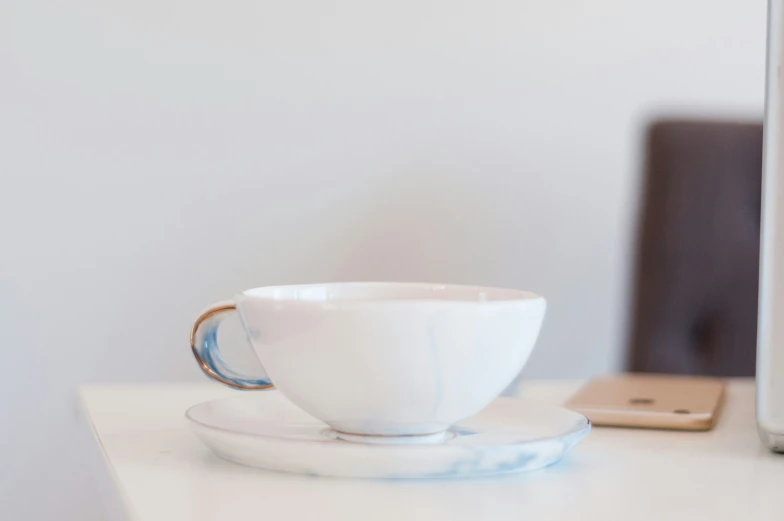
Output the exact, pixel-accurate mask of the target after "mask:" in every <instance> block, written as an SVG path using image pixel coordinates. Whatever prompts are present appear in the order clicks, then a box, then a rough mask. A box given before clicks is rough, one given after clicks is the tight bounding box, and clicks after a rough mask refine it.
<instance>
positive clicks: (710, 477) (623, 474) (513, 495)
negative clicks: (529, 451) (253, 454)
mask: <svg viewBox="0 0 784 521" xmlns="http://www.w3.org/2000/svg"><path fill="white" fill-rule="evenodd" d="M579 385H580V384H579V382H546V381H532V382H527V383H524V384H523V385H522V386H521V387H520V388H519V389H518V391H517V392H516V394H517V395H518V396H520V397H522V398H530V399H536V400H539V401H546V402H549V403H553V404H562V403H563V402H564V401H565V400H566V399H567V398H568V397H569V396H570V395H571V394H572V393H573V392H574V391H575V390H576V389H577V388H578V387H579ZM236 392H237V391H232V390H231V389H224V388H222V387H220V386H219V385H217V384H212V383H209V382H208V383H204V384H161V385H157V384H156V385H150V384H146V385H145V384H142V385H133V386H117V385H111V386H109V385H106V386H85V387H82V388H81V389H80V399H81V406H82V409H81V410H82V413H83V416H84V418H85V420H86V425H87V426H89V427H90V430H91V432H92V434H93V439H94V441H95V442H96V443H92V445H93V446H94V447H95V448H96V450H95V451H94V456H95V458H94V461H93V463H95V464H96V466H95V471H96V473H98V481H99V485H100V486H102V488H103V492H104V495H105V499H106V503H107V507H108V508H109V510H110V512H111V514H112V515H113V516H114V517H115V518H117V519H128V520H134V521H135V520H139V521H164V520H165V521H178V520H188V521H202V520H204V521H207V520H242V521H245V520H249V519H275V520H305V519H307V520H311V519H318V520H319V521H327V520H341V521H346V520H353V519H357V520H365V519H373V520H376V521H385V520H390V521H392V520H394V521H400V520H401V519H405V520H406V521H413V520H419V519H422V520H424V519H427V520H428V521H433V520H441V519H443V520H450V521H461V520H480V519H481V520H485V519H486V520H494V521H495V520H500V521H503V520H507V519H508V520H515V521H519V520H520V519H531V520H533V519H536V520H550V519H552V520H560V521H563V520H572V519H574V520H576V519H581V520H583V519H590V520H605V519H609V520H621V519H623V520H633V521H647V520H651V521H654V520H655V521H660V520H662V519H667V520H668V521H674V520H675V521H677V520H694V519H706V520H707V519H709V520H711V521H723V520H738V519H743V520H749V521H752V520H764V521H773V520H774V519H775V520H777V521H780V520H781V519H782V515H784V514H782V512H784V506H782V502H781V498H780V496H781V491H782V484H784V456H779V455H775V454H772V453H770V452H768V451H767V450H766V449H765V448H764V447H763V446H762V444H761V443H760V441H759V439H758V437H757V433H756V427H755V421H754V383H753V381H751V380H734V381H731V382H730V385H729V388H728V393H727V403H726V406H725V409H724V412H723V414H722V417H721V418H720V420H719V423H718V425H717V427H716V428H715V429H714V430H713V431H710V432H675V431H653V430H634V429H611V428H601V427H595V428H594V429H593V431H592V432H591V433H590V434H589V435H588V437H587V438H586V439H585V440H584V441H583V442H582V443H581V444H580V445H578V446H577V447H576V448H575V450H574V451H573V452H571V453H570V454H568V455H567V456H566V458H565V459H564V460H562V461H561V462H560V463H558V464H556V465H554V466H552V467H549V468H547V469H543V470H539V471H534V472H530V473H525V474H518V475H511V476H500V477H492V478H481V479H464V480H452V481H450V480H412V481H395V480H359V479H341V478H326V477H309V476H299V475H289V474H282V473H275V472H269V471H264V470H260V469H254V468H249V467H243V466H241V465H237V464H234V463H230V462H227V461H224V460H221V459H220V458H218V457H216V456H214V455H213V454H212V453H211V452H210V451H209V449H207V448H206V447H205V446H204V445H202V444H201V443H200V442H199V441H198V439H197V438H196V437H195V435H194V434H192V433H191V432H190V430H189V428H188V425H187V421H186V420H185V417H184V412H185V410H186V409H187V408H188V407H190V406H191V405H194V404H196V403H199V402H202V401H205V400H210V399H213V398H221V397H225V396H229V395H232V394H233V393H236ZM271 392H275V391H271Z"/></svg>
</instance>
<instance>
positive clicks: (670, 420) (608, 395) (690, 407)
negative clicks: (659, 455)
mask: <svg viewBox="0 0 784 521" xmlns="http://www.w3.org/2000/svg"><path fill="white" fill-rule="evenodd" d="M724 388H725V385H724V382H723V381H721V380H719V379H717V378H703V377H691V376H669V375H653V374H624V375H618V376H607V377H602V378H596V379H594V380H591V381H590V382H588V384H586V385H585V386H584V387H583V388H582V389H580V390H579V391H578V392H577V393H576V394H575V395H574V396H572V397H571V398H570V399H569V401H568V402H566V407H567V408H569V409H572V410H573V411H577V412H579V413H581V414H584V415H585V416H586V417H587V418H588V419H589V420H591V423H593V424H594V425H606V426H612V427H642V428H649V429H678V430H692V431H705V430H710V429H712V428H713V426H714V425H715V424H716V420H717V419H718V417H719V413H720V411H721V406H722V403H723V401H724Z"/></svg>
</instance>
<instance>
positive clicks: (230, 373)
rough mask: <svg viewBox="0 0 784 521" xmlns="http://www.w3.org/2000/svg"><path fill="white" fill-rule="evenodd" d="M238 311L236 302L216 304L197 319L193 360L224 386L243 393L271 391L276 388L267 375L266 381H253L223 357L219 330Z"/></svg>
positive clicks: (258, 379) (228, 301)
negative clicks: (219, 341) (259, 390)
mask: <svg viewBox="0 0 784 521" xmlns="http://www.w3.org/2000/svg"><path fill="white" fill-rule="evenodd" d="M236 311H237V306H236V305H235V304H234V302H232V301H230V300H226V301H223V302H217V303H215V304H213V305H212V306H210V307H209V308H207V310H206V311H205V312H204V313H202V314H201V316H200V317H199V318H197V319H196V322H195V323H194V324H193V329H192V330H191V350H192V351H193V356H195V357H196V361H197V362H199V366H200V367H201V370H202V371H204V374H206V375H207V376H209V377H210V378H213V379H215V380H217V381H219V382H220V383H222V384H225V385H228V386H229V387H234V388H235V389H241V390H243V391H253V390H258V389H270V388H272V387H274V386H273V385H272V382H270V381H269V378H268V377H267V376H266V375H264V377H263V378H252V377H249V376H246V375H243V374H241V373H238V372H236V371H234V370H233V369H231V368H230V367H229V366H228V365H226V362H225V361H224V360H223V356H221V353H220V350H219V349H218V327H219V326H220V324H221V322H223V319H224V318H226V317H227V316H229V315H230V314H232V313H236Z"/></svg>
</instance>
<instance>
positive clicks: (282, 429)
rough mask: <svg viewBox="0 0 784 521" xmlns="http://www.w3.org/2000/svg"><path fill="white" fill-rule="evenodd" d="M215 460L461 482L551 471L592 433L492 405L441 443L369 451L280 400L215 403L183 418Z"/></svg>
mask: <svg viewBox="0 0 784 521" xmlns="http://www.w3.org/2000/svg"><path fill="white" fill-rule="evenodd" d="M186 416H187V418H188V419H189V420H190V423H191V427H192V428H193V430H194V432H195V433H196V435H197V436H198V437H199V439H201V441H202V442H204V444H206V445H207V446H208V447H209V448H210V449H212V451H213V452H215V454H217V455H218V456H220V457H222V458H225V459H227V460H230V461H234V462H237V463H241V464H244V465H250V466H254V467H261V468H264V469H269V470H276V471H283V472H293V473H299V474H309V475H317V476H343V477H356V478H464V477H475V476H488V475H494V474H508V473H513V472H522V471H526V470H533V469H538V468H542V467H546V466H547V465H551V464H553V463H555V462H557V461H558V460H560V459H561V457H562V456H563V455H564V454H566V452H568V451H569V450H570V449H571V448H572V447H574V446H575V445H576V444H577V443H578V442H579V441H580V440H581V439H582V438H583V437H585V435H586V434H588V431H589V430H590V428H591V425H590V422H589V421H588V419H587V418H585V416H582V415H581V414H578V413H575V412H572V411H568V410H566V409H563V408H560V407H554V406H552V405H545V404H540V403H536V402H529V401H524V400H519V399H516V398H497V399H496V400H495V401H494V402H493V403H491V404H490V405H489V406H488V407H487V408H486V409H485V410H483V411H482V412H480V413H479V414H477V415H476V416H474V417H472V418H469V419H468V420H465V421H463V422H460V423H459V424H457V425H455V426H454V427H453V428H452V429H451V430H450V431H449V432H448V433H447V434H448V435H447V436H446V437H445V438H444V440H443V441H441V442H438V443H431V444H424V445H416V444H406V445H370V444H368V445H366V444H362V443H353V442H348V441H344V440H339V439H338V438H337V436H336V435H335V433H334V431H332V430H331V429H330V428H329V427H327V425H326V424H325V423H323V422H321V421H320V420H317V419H315V418H313V417H312V416H310V415H308V414H307V413H305V412H304V411H302V410H300V409H299V408H297V407H296V406H295V405H293V404H292V403H291V402H289V401H288V400H286V399H285V398H283V396H281V395H280V393H278V392H275V391H268V392H264V393H258V394H256V393H254V394H243V395H239V396H236V397H231V398H224V399H220V400H213V401H209V402H205V403H201V404H199V405H195V406H193V407H191V408H190V409H188V411H187V413H186Z"/></svg>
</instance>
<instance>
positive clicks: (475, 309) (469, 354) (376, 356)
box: [191, 282, 545, 443]
mask: <svg viewBox="0 0 784 521" xmlns="http://www.w3.org/2000/svg"><path fill="white" fill-rule="evenodd" d="M235 310H236V311H238V312H239V315H240V318H241V320H242V323H243V326H244V328H245V331H246V333H247V336H248V339H249V340H250V343H251V345H252V346H253V350H254V352H255V353H256V356H257V357H258V359H259V361H260V362H261V365H262V366H263V368H264V371H265V372H266V375H264V376H263V377H258V378H251V377H247V376H244V375H241V374H239V373H237V372H235V371H233V370H231V369H230V368H229V367H228V366H227V365H226V363H225V362H224V361H223V358H222V357H221V355H220V352H219V351H218V346H217V341H216V338H217V329H218V325H219V323H220V321H221V320H222V319H223V318H224V317H225V316H226V315H227V314H230V313H233V312H234V311H235ZM544 313H545V300H544V299H543V298H542V297H540V296H538V295H535V294H533V293H529V292H526V291H518V290H511V289H499V288H484V287H473V286H453V285H442V284H402V283H363V282H352V283H334V284H313V285H301V286H272V287H263V288H255V289H250V290H247V291H243V292H242V293H240V294H238V295H237V296H236V297H235V298H234V300H233V301H227V302H220V303H217V304H214V305H213V306H210V307H209V308H208V309H207V310H206V311H205V312H204V313H203V314H202V315H201V316H200V317H199V318H198V320H197V321H196V323H195V324H194V326H193V331H192V333H191V348H192V350H193V354H194V355H195V356H196V360H197V361H198V362H199V365H200V366H201V368H202V370H203V371H204V372H205V373H206V374H207V375H209V376H210V377H212V378H214V379H216V380H218V381H219V382H222V383H224V384H226V385H229V386H231V387H235V388H238V389H270V388H273V387H275V388H277V389H278V390H280V392H281V393H282V394H283V395H284V396H285V397H286V398H288V399H289V400H291V401H292V402H293V403H294V404H296V405H297V406H299V407H300V408H302V409H303V410H305V411H306V412H308V413H309V414H311V415H312V416H314V417H316V418H318V419H320V420H322V421H324V422H325V423H326V424H328V425H329V426H330V427H332V428H333V429H334V430H335V431H336V433H337V435H338V436H339V437H341V438H343V439H346V440H349V441H360V442H363V443H426V442H432V441H438V440H441V439H443V437H444V436H445V433H446V431H447V430H448V429H449V427H450V426H451V425H452V424H454V423H457V422H459V421H461V420H463V419H465V418H468V417H470V416H473V415H474V414H476V413H477V412H479V411H480V410H482V409H483V408H484V407H485V406H487V405H488V404H489V403H490V402H491V401H492V400H493V399H494V398H495V397H496V396H498V394H499V393H501V391H503V390H504V388H506V387H507V386H508V385H509V384H510V383H511V382H512V380H513V379H514V378H515V377H516V376H517V375H518V374H519V372H520V371H521V370H522V368H523V366H524V365H525V363H526V361H527V360H528V357H529V355H530V354H531V351H532V349H533V347H534V344H535V342H536V338H537V336H538V334H539V329H540V327H541V324H542V319H543V318H544Z"/></svg>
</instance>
